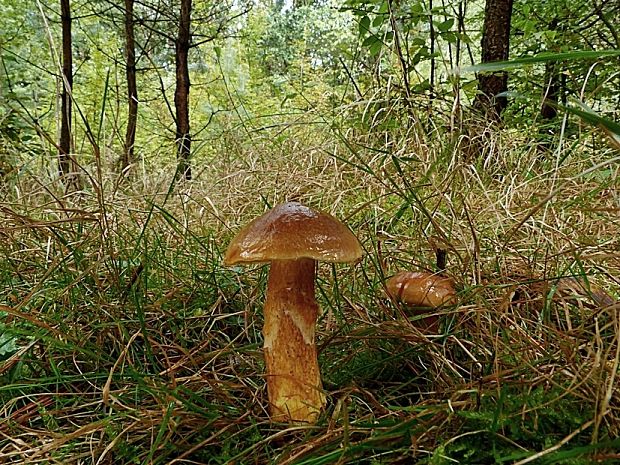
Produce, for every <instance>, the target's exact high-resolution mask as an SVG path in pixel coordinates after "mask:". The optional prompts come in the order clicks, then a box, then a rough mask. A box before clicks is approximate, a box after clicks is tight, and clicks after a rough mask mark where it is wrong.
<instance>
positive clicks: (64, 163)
mask: <svg viewBox="0 0 620 465" xmlns="http://www.w3.org/2000/svg"><path fill="white" fill-rule="evenodd" d="M60 16H61V23H62V94H61V113H62V116H61V123H60V140H59V143H58V147H59V153H58V172H59V174H60V176H61V177H63V178H65V177H68V176H69V175H70V174H71V172H72V166H71V165H72V163H71V89H72V88H73V57H72V53H71V52H72V50H71V48H72V47H71V5H70V0H60Z"/></svg>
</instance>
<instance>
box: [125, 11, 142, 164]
mask: <svg viewBox="0 0 620 465" xmlns="http://www.w3.org/2000/svg"><path fill="white" fill-rule="evenodd" d="M133 5H134V0H125V55H126V57H127V67H126V77H127V99H128V100H127V104H128V107H127V130H126V133H125V147H124V150H123V156H122V158H121V171H124V170H126V169H127V167H128V166H129V165H130V164H131V163H133V162H134V161H135V157H134V145H135V141H136V125H137V119H138V87H137V85H136V45H135V37H134V19H133Z"/></svg>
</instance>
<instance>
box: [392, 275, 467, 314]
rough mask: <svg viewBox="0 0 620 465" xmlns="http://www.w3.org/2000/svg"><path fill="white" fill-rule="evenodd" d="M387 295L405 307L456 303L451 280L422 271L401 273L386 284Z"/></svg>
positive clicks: (438, 305)
mask: <svg viewBox="0 0 620 465" xmlns="http://www.w3.org/2000/svg"><path fill="white" fill-rule="evenodd" d="M386 288H387V292H388V294H390V295H391V296H392V298H394V299H395V300H397V301H400V302H402V303H404V304H405V305H411V306H415V307H440V306H442V305H453V304H455V303H456V290H455V289H454V282H453V281H452V279H450V278H447V277H445V276H441V275H437V274H431V273H426V272H422V271H401V272H399V273H396V274H395V275H394V276H392V277H391V278H390V279H388V281H387V282H386Z"/></svg>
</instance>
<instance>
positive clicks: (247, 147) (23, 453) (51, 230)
mask: <svg viewBox="0 0 620 465" xmlns="http://www.w3.org/2000/svg"><path fill="white" fill-rule="evenodd" d="M375 123H376V122H375ZM375 123H373V124H375ZM278 131H281V130H280V129H278ZM361 132H363V133H371V132H369V131H366V132H364V131H361ZM285 135H286V136H285V137H284V136H283V135H282V133H280V132H275V130H274V132H269V133H264V134H260V136H256V137H254V139H253V140H252V141H251V142H247V143H245V144H241V143H231V142H230V140H228V141H226V142H222V147H221V151H222V153H223V154H225V155H224V156H222V157H221V158H218V159H216V160H209V161H208V163H206V162H205V165H204V167H202V170H201V169H200V168H199V169H198V170H196V171H197V172H196V174H197V176H196V179H195V181H193V182H192V183H191V184H187V185H183V186H180V187H179V188H177V189H175V190H174V191H172V190H170V186H169V172H170V170H169V169H167V168H168V167H165V166H161V167H159V168H158V167H154V166H153V167H149V169H148V171H149V175H148V177H145V178H141V177H139V179H138V182H135V183H134V184H133V185H131V186H126V185H125V186H123V185H119V184H118V183H117V180H115V179H113V178H111V177H110V178H105V179H97V177H96V176H94V178H95V179H96V182H90V183H89V182H87V183H86V187H85V189H84V191H83V192H82V193H79V194H72V195H64V193H63V191H62V189H61V186H59V185H58V183H57V182H56V181H54V180H53V179H51V178H50V179H49V180H45V178H41V176H40V173H33V175H32V176H28V175H22V176H20V177H19V178H17V179H15V180H13V181H11V182H12V183H13V184H12V185H10V186H7V189H6V191H5V193H4V194H3V202H2V205H1V208H0V215H1V216H2V222H3V225H2V229H1V230H0V236H1V238H0V248H1V251H2V255H3V260H2V265H1V274H0V276H1V278H2V280H3V287H2V291H0V299H1V302H2V306H1V307H0V315H2V320H1V323H0V336H2V337H4V338H5V339H4V340H2V339H0V341H4V342H3V343H4V344H5V345H4V346H3V347H6V348H5V349H0V379H1V380H2V383H1V385H0V398H1V399H2V403H1V404H2V405H1V406H0V462H1V463H58V464H60V463H62V464H70V463H71V464H78V463H93V464H112V463H114V464H118V463H145V464H146V463H179V464H180V463H231V464H233V463H285V464H292V463H317V464H318V463H345V462H355V463H412V462H415V461H425V460H426V461H427V462H426V463H433V464H443V463H453V461H454V460H460V461H461V463H474V462H476V463H496V461H498V460H500V459H502V460H506V461H511V462H518V463H527V462H528V457H534V458H533V460H537V462H536V463H548V462H545V460H547V459H549V460H555V462H553V463H557V462H558V461H560V460H574V461H573V462H570V463H591V462H592V461H595V460H599V461H601V462H608V463H612V462H613V461H614V460H617V459H618V456H617V453H616V452H615V450H617V449H618V446H619V444H618V443H617V440H616V439H615V438H617V437H618V435H619V434H620V431H619V429H620V392H619V391H618V389H617V385H618V382H617V375H618V365H619V362H620V344H619V340H618V339H619V338H620V328H619V327H618V326H619V325H620V319H619V316H618V315H619V313H618V312H619V311H620V305H619V304H618V300H617V299H618V293H619V291H618V289H620V281H619V278H618V276H620V255H619V253H618V250H620V243H619V237H620V219H619V216H618V211H619V210H620V198H619V197H618V195H619V194H618V191H617V186H618V179H619V173H618V168H617V167H613V166H611V167H603V168H600V169H595V170H592V171H589V170H590V169H591V167H592V166H595V165H597V164H598V163H599V162H600V161H601V160H602V159H604V158H605V157H606V156H608V154H607V153H606V152H605V149H602V148H598V149H596V150H595V149H593V148H592V147H590V146H589V145H588V144H589V140H588V139H586V138H585V137H584V138H583V139H582V140H581V142H579V143H578V144H576V145H575V146H570V145H569V144H568V143H567V142H563V143H562V144H561V145H560V147H561V148H562V151H559V152H557V153H549V152H544V151H541V150H540V149H538V148H537V147H536V146H535V145H533V143H532V140H531V139H529V138H528V137H526V136H524V135H523V133H522V132H517V131H514V132H513V133H508V132H500V131H490V132H489V133H488V134H486V136H485V139H484V141H483V143H482V144H480V143H476V144H475V145H471V144H470V141H469V140H468V139H467V137H465V136H464V137H463V138H461V139H455V140H454V141H450V140H449V138H446V135H445V134H442V132H441V130H439V129H437V130H436V132H431V133H428V134H424V135H423V134H420V133H419V132H415V131H413V132H412V131H392V132H391V133H389V137H388V133H387V132H386V133H385V134H384V137H383V138H381V137H378V136H377V135H376V134H375V135H374V136H373V137H370V136H360V135H356V134H354V133H353V131H351V132H342V133H340V132H338V131H335V130H332V131H330V130H326V128H323V127H318V128H316V127H314V126H303V125H301V126H295V127H292V128H289V129H288V130H287V131H286V132H285ZM231 139H232V138H231ZM345 142H346V143H345ZM472 147H477V148H478V153H476V154H475V156H472V155H471V153H470V151H471V148H472ZM564 150H566V151H564ZM560 161H562V163H560ZM35 174H36V175H37V176H34V175H35ZM99 186H101V187H99ZM293 199H295V200H300V201H302V202H306V203H308V204H311V205H313V206H316V207H319V208H323V209H325V210H328V211H330V212H332V213H334V214H335V215H336V216H338V217H340V218H344V219H346V221H347V223H348V224H349V225H350V226H351V228H352V229H353V231H355V232H356V233H357V234H358V235H359V237H360V239H361V241H362V244H363V246H364V248H365V250H366V256H365V258H364V259H363V261H362V262H361V263H359V264H357V265H356V266H353V267H346V266H343V267H338V268H333V267H329V266H325V267H323V266H321V268H320V272H319V299H320V301H321V304H322V307H323V309H324V316H323V318H322V319H321V322H320V325H319V331H318V337H319V344H320V358H321V360H320V363H321V366H322V369H323V376H324V382H325V388H326V390H327V394H328V398H329V407H328V411H327V412H326V414H325V417H324V418H323V419H322V420H321V422H319V424H318V425H316V426H297V427H288V428H286V427H283V426H282V425H273V424H270V422H269V419H268V416H267V413H266V410H265V399H266V393H265V387H264V381H263V379H262V377H261V373H262V372H263V367H262V357H261V349H260V347H261V344H262V336H261V334H260V329H261V326H262V316H261V314H260V307H261V303H262V301H263V289H264V283H265V270H264V269H262V268H256V269H251V270H241V269H225V268H223V267H222V265H221V260H220V258H221V253H222V251H223V250H224V248H225V247H226V244H227V242H228V239H229V238H230V237H231V235H232V234H233V233H234V231H236V230H237V229H238V228H239V227H240V225H242V224H243V223H245V222H247V221H248V220H249V219H251V218H253V217H254V216H256V215H257V214H259V213H261V212H263V211H264V210H265V209H266V208H267V207H268V206H270V205H274V204H276V203H279V202H282V201H284V200H293ZM437 246H441V247H442V248H445V249H447V250H448V257H449V260H448V268H447V271H446V272H447V273H448V274H449V275H451V276H452V277H453V278H454V279H455V281H456V282H457V283H458V287H459V305H457V306H456V307H454V308H446V309H440V310H438V313H440V315H441V316H442V330H441V333H440V334H425V333H423V332H422V331H421V330H420V329H419V327H418V326H417V325H416V324H415V320H416V317H415V316H411V315H407V311H406V309H403V308H398V307H396V306H395V305H394V304H393V303H392V302H390V301H389V299H388V298H387V297H386V296H385V293H384V291H383V282H384V279H385V277H386V276H389V275H391V274H393V273H394V272H396V271H398V270H402V269H429V270H434V268H435V264H434V260H435V248H436V247H437ZM472 454H475V455H472ZM534 454H539V455H537V456H534ZM562 454H564V455H562ZM448 457H449V458H448ZM476 460H477V461H476ZM494 460H495V461H494ZM579 460H581V461H579Z"/></svg>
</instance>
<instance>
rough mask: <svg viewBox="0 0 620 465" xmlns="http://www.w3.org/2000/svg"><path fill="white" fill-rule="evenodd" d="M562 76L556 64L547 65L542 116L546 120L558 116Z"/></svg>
mask: <svg viewBox="0 0 620 465" xmlns="http://www.w3.org/2000/svg"><path fill="white" fill-rule="evenodd" d="M560 87H561V84H560V74H559V73H558V72H557V68H556V64H555V63H547V64H545V87H544V92H545V95H544V96H543V103H542V107H541V109H540V115H541V116H542V117H543V118H544V119H546V120H550V119H554V118H555V117H556V116H557V115H558V109H557V105H558V98H559V96H560Z"/></svg>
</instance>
